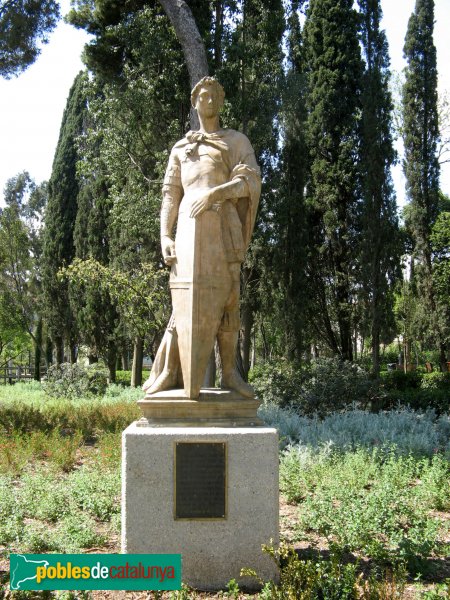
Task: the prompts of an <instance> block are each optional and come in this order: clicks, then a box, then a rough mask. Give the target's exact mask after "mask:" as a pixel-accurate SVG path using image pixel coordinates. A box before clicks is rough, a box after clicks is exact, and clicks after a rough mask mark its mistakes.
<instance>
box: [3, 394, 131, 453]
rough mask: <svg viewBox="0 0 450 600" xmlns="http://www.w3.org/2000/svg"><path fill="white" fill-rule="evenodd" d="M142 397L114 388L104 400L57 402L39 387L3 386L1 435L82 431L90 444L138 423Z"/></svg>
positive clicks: (65, 400) (88, 397)
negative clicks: (97, 438) (138, 403)
mask: <svg viewBox="0 0 450 600" xmlns="http://www.w3.org/2000/svg"><path fill="white" fill-rule="evenodd" d="M141 396H142V391H141V390H139V389H133V388H128V389H124V388H123V387H122V386H114V385H110V386H109V387H108V390H107V392H106V394H105V395H104V396H103V397H94V398H93V397H92V396H87V397H84V398H83V397H80V398H77V399H76V400H68V399H59V398H57V399H53V398H51V397H49V396H47V395H46V394H45V393H44V391H43V390H42V389H41V385H40V384H39V383H36V384H33V383H21V384H16V385H14V386H12V387H11V386H7V387H5V386H0V431H4V432H5V433H6V434H9V435H11V434H12V433H13V432H17V433H26V432H33V431H34V432H44V433H51V432H52V431H53V430H54V429H56V430H57V431H64V432H65V433H73V432H75V431H79V432H81V434H82V436H83V439H84V440H85V441H89V440H92V439H95V438H96V437H97V436H98V435H99V434H100V433H102V432H108V433H115V432H121V431H123V430H124V429H125V427H127V426H128V425H129V424H130V423H131V422H132V421H134V420H136V419H138V418H139V417H140V410H139V408H138V406H137V404H136V400H137V399H138V398H139V397H141ZM55 435H56V434H55Z"/></svg>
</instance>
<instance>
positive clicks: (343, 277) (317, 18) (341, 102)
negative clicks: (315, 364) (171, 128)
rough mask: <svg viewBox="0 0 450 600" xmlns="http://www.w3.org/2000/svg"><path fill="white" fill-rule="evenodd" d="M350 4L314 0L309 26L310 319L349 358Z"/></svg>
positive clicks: (357, 77)
mask: <svg viewBox="0 0 450 600" xmlns="http://www.w3.org/2000/svg"><path fill="white" fill-rule="evenodd" d="M352 5H353V2H352V0H311V1H310V3H309V8H308V11H307V18H306V22H305V27H304V39H305V50H306V68H307V77H308V93H307V108H308V118H307V125H306V130H307V146H308V150H309V158H310V160H311V167H310V179H309V184H308V194H307V196H308V204H309V207H310V231H311V240H310V246H311V249H310V252H311V256H310V261H309V263H310V264H309V267H308V277H309V285H310V289H311V290H312V294H313V297H314V303H315V310H313V311H312V312H311V320H312V323H313V326H314V327H315V329H316V331H317V332H318V334H319V335H320V336H321V337H322V339H324V340H325V341H326V343H327V345H328V346H329V347H330V348H331V350H332V351H333V352H336V353H339V354H340V355H341V356H342V357H343V358H344V359H350V360H351V359H352V357H353V351H352V312H353V307H352V304H353V299H354V281H353V277H354V272H355V269H356V264H355V261H356V256H355V252H354V248H355V246H356V241H357V231H356V228H355V222H356V217H357V214H358V210H359V205H358V161H359V145H360V138H359V125H358V117H359V111H360V86H361V77H362V71H363V63H362V60H361V52H360V46H359V39H358V15H357V13H356V11H355V10H354V9H353V8H352Z"/></svg>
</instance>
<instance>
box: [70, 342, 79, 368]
mask: <svg viewBox="0 0 450 600" xmlns="http://www.w3.org/2000/svg"><path fill="white" fill-rule="evenodd" d="M76 362H77V347H76V345H75V344H71V345H70V364H71V365H74V364H75V363H76Z"/></svg>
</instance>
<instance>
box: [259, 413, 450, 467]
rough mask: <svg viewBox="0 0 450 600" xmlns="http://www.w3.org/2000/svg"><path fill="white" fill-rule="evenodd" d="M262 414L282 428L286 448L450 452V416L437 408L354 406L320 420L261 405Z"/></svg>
mask: <svg viewBox="0 0 450 600" xmlns="http://www.w3.org/2000/svg"><path fill="white" fill-rule="evenodd" d="M258 415H259V417H260V418H261V419H263V420H264V421H265V422H266V423H267V424H268V425H271V426H273V427H276V428H277V429H278V431H279V433H280V438H281V440H280V442H281V446H282V447H285V446H287V445H289V444H299V445H301V446H306V447H308V448H311V449H320V448H323V447H330V448H334V449H339V450H354V449H356V448H358V447H360V446H363V447H365V448H368V449H371V448H373V447H380V448H385V449H386V448H387V449H389V448H392V447H394V448H395V451H396V452H397V453H398V454H409V453H413V454H416V455H426V456H433V454H435V453H436V452H438V451H443V452H447V453H450V419H449V417H448V416H446V415H442V416H441V417H440V418H437V417H436V414H435V413H434V412H433V411H427V412H416V411H414V410H410V409H407V408H400V409H397V410H392V411H383V412H379V413H371V412H368V411H362V410H358V409H354V410H349V411H346V412H343V413H334V414H331V415H328V416H327V417H325V418H324V419H319V418H318V417H301V416H299V415H298V414H297V413H296V412H295V411H293V410H287V409H281V408H279V407H278V406H276V405H273V404H272V405H263V406H261V407H260V409H259V411H258Z"/></svg>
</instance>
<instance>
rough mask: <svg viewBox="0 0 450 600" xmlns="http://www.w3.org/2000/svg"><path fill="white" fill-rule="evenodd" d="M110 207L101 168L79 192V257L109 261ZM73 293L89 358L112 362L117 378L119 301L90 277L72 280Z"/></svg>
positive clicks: (76, 230)
mask: <svg viewBox="0 0 450 600" xmlns="http://www.w3.org/2000/svg"><path fill="white" fill-rule="evenodd" d="M110 210H111V199H110V198H109V197H108V186H107V183H106V179H105V177H104V175H103V174H102V173H101V172H97V173H96V174H95V175H92V178H91V179H90V180H85V181H83V183H82V187H81V190H80V192H79V194H78V199H77V217H76V221H75V228H74V246H75V256H76V258H78V259H81V260H89V259H93V260H96V261H98V262H99V264H101V265H108V263H109V236H108V225H109V213H110ZM69 297H70V305H71V308H72V311H73V314H74V315H75V318H76V322H77V330H78V332H79V337H80V341H81V342H82V343H83V344H85V345H87V346H88V348H89V355H88V357H89V360H90V361H92V362H93V361H96V360H98V357H101V358H103V359H104V361H105V363H106V365H107V366H108V370H109V379H110V381H112V382H114V381H115V379H116V366H117V349H118V343H119V341H120V337H121V336H120V334H119V331H120V327H119V315H118V312H117V306H116V302H114V300H113V299H112V298H111V296H110V294H109V293H108V290H107V289H103V288H101V287H100V286H99V284H98V282H96V281H92V280H89V279H87V280H86V281H83V282H77V281H71V285H70V286H69Z"/></svg>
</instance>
